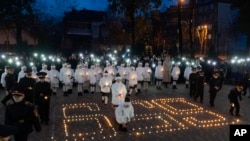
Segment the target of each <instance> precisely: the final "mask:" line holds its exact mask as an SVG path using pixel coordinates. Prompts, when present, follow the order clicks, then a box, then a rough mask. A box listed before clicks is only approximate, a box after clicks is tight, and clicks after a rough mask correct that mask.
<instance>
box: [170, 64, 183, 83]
mask: <svg viewBox="0 0 250 141" xmlns="http://www.w3.org/2000/svg"><path fill="white" fill-rule="evenodd" d="M180 73H181V71H180V68H179V67H178V66H175V67H173V69H172V71H171V76H172V77H173V80H178V79H179V76H180Z"/></svg>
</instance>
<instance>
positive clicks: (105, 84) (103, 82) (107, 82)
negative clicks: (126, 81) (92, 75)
mask: <svg viewBox="0 0 250 141" xmlns="http://www.w3.org/2000/svg"><path fill="white" fill-rule="evenodd" d="M99 85H100V87H101V92H104V93H110V88H111V86H112V80H111V79H110V78H109V77H102V78H101V79H100V82H99Z"/></svg>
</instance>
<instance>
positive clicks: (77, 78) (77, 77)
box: [74, 68, 84, 83]
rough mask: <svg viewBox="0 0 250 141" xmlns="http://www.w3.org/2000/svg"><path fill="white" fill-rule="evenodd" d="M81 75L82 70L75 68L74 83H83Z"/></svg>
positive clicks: (82, 73)
mask: <svg viewBox="0 0 250 141" xmlns="http://www.w3.org/2000/svg"><path fill="white" fill-rule="evenodd" d="M83 75H84V71H83V69H82V68H77V69H76V71H75V74H74V78H75V81H76V82H77V83H83V82H84V78H83Z"/></svg>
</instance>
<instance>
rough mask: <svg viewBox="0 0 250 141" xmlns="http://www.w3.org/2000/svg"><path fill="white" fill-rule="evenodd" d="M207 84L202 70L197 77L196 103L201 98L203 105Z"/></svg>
mask: <svg viewBox="0 0 250 141" xmlns="http://www.w3.org/2000/svg"><path fill="white" fill-rule="evenodd" d="M205 84H206V78H205V76H204V71H202V70H200V71H199V72H198V75H196V82H195V96H194V101H196V100H197V98H198V97H200V103H203V95H204V86H205Z"/></svg>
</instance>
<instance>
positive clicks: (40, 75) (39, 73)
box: [36, 72, 47, 78]
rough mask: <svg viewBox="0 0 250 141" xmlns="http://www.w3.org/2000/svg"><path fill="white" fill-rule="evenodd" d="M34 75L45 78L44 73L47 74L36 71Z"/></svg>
mask: <svg viewBox="0 0 250 141" xmlns="http://www.w3.org/2000/svg"><path fill="white" fill-rule="evenodd" d="M36 75H37V77H39V78H45V77H46V75H47V73H46V72H38V73H37V74H36Z"/></svg>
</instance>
